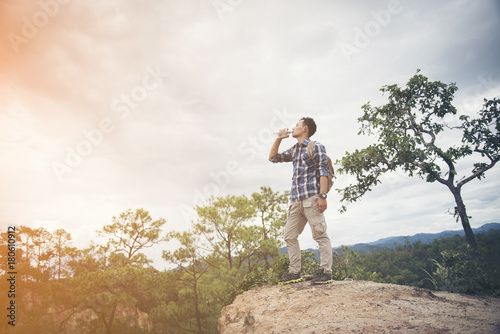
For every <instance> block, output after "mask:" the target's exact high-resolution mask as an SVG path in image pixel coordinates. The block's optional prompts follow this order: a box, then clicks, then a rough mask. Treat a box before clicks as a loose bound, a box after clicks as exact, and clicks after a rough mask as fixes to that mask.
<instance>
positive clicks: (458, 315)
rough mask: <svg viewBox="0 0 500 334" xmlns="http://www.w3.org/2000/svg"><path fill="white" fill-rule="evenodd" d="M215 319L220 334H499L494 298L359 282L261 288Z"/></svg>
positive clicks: (498, 304) (498, 305) (498, 310)
mask: <svg viewBox="0 0 500 334" xmlns="http://www.w3.org/2000/svg"><path fill="white" fill-rule="evenodd" d="M221 315H222V316H221V318H220V319H219V323H218V329H219V331H220V333H221V334H229V333H231V334H235V333H256V334H265V333H268V334H271V333H274V334H278V333H311V334H312V333H315V334H319V333H481V334H483V333H500V299H498V298H490V297H475V296H468V295H461V294H452V293H447V292H431V291H429V290H423V289H418V288H414V287H408V286H400V285H394V284H380V283H374V282H364V281H339V282H333V283H332V284H329V285H324V286H314V285H311V284H310V283H309V282H303V283H297V284H292V285H285V286H268V287H263V288H259V289H257V290H252V291H247V292H245V293H243V294H241V295H240V296H238V297H237V298H236V299H235V301H234V302H233V303H232V304H231V305H228V306H226V307H225V308H224V309H222V312H221Z"/></svg>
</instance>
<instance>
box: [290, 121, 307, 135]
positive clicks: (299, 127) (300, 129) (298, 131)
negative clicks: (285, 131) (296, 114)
mask: <svg viewBox="0 0 500 334" xmlns="http://www.w3.org/2000/svg"><path fill="white" fill-rule="evenodd" d="M292 130H293V132H292V137H293V138H297V137H300V136H301V135H302V134H303V133H304V132H306V131H307V126H306V125H304V121H303V120H300V121H298V122H297V124H296V125H295V127H294V128H293V129H292Z"/></svg>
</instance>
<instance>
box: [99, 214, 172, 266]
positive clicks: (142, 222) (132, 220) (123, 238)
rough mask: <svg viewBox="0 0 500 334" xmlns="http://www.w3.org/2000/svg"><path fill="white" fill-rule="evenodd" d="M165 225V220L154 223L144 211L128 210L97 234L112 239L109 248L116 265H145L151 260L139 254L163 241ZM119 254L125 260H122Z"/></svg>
mask: <svg viewBox="0 0 500 334" xmlns="http://www.w3.org/2000/svg"><path fill="white" fill-rule="evenodd" d="M165 223H166V220H165V219H163V218H160V219H157V220H155V221H153V219H152V218H151V217H150V216H149V213H148V212H147V211H145V210H143V209H137V210H135V212H133V211H132V210H127V211H125V212H123V213H122V214H120V216H118V217H113V224H111V225H106V226H104V227H103V228H102V230H101V231H97V234H98V235H99V236H107V237H109V238H110V239H109V241H108V243H107V246H109V248H110V251H111V253H112V254H113V256H112V257H111V260H113V261H115V262H116V263H119V262H120V261H121V260H124V261H122V262H125V263H135V264H136V265H144V264H146V263H148V262H149V260H148V259H147V258H146V257H145V256H144V255H143V254H140V253H138V252H139V251H140V250H142V249H144V248H148V247H152V246H153V245H155V244H157V243H159V242H161V241H162V239H161V238H160V232H161V227H162V226H163V224H165ZM119 254H121V255H122V257H123V256H124V257H125V259H121V258H120V256H119Z"/></svg>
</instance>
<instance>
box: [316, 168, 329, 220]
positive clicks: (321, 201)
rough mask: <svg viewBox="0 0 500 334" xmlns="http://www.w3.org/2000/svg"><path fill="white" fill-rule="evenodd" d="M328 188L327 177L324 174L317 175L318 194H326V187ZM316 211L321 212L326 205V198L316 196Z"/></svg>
mask: <svg viewBox="0 0 500 334" xmlns="http://www.w3.org/2000/svg"><path fill="white" fill-rule="evenodd" d="M327 188H328V178H327V177H326V176H320V177H319V193H320V194H326V189H327ZM317 207H318V211H319V212H320V213H323V212H324V211H325V210H326V208H327V207H328V206H327V203H326V198H321V197H320V198H318V205H317Z"/></svg>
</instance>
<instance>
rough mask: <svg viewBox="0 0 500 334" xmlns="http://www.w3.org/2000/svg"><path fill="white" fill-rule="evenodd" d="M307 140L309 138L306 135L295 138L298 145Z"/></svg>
mask: <svg viewBox="0 0 500 334" xmlns="http://www.w3.org/2000/svg"><path fill="white" fill-rule="evenodd" d="M307 138H309V137H307V135H303V136H300V137H297V141H298V142H299V144H302V142H303V141H304V140H306V139H307Z"/></svg>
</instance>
